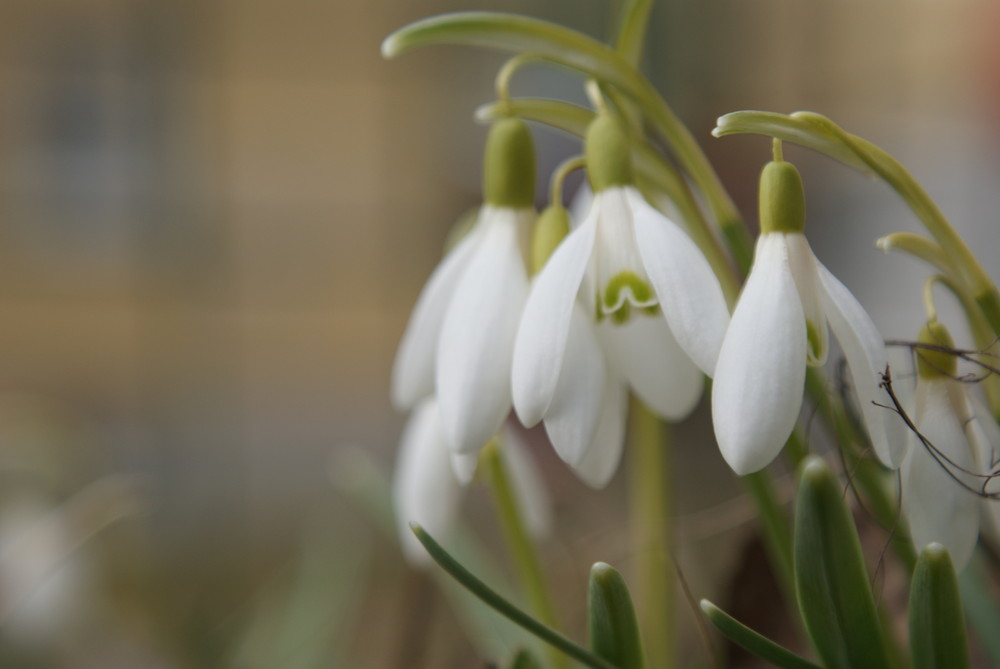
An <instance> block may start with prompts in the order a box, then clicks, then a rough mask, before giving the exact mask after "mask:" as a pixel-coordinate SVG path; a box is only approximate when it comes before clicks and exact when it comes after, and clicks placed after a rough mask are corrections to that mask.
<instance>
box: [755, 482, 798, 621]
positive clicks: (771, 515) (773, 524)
mask: <svg viewBox="0 0 1000 669" xmlns="http://www.w3.org/2000/svg"><path fill="white" fill-rule="evenodd" d="M743 483H744V485H746V488H747V491H749V493H750V496H751V497H753V500H754V502H755V503H756V506H757V515H758V517H759V519H760V525H761V534H762V538H763V540H764V550H765V551H766V552H767V555H768V559H769V561H770V563H771V566H772V567H773V568H774V571H775V573H774V577H775V578H776V579H777V580H778V587H779V588H780V589H781V592H782V594H783V595H784V597H785V601H786V602H787V603H788V606H789V607H790V610H791V611H792V619H793V620H796V619H797V614H796V609H795V571H794V567H793V562H792V529H791V526H790V523H789V520H788V516H787V515H786V514H785V512H784V511H783V510H782V508H781V502H780V501H779V500H778V495H777V493H776V492H775V490H774V481H773V480H772V479H771V477H770V475H769V474H768V473H767V471H766V470H764V471H759V472H757V473H755V474H750V475H748V476H744V477H743Z"/></svg>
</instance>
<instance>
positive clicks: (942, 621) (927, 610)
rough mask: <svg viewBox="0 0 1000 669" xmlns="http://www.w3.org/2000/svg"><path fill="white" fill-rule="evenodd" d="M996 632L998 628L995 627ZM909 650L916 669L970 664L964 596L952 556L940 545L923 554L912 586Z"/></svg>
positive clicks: (958, 668)
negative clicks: (959, 587)
mask: <svg viewBox="0 0 1000 669" xmlns="http://www.w3.org/2000/svg"><path fill="white" fill-rule="evenodd" d="M994 631H995V630H994ZM910 653H911V655H912V657H913V667H914V669H962V667H968V666H969V651H968V642H967V640H966V636H965V619H964V618H963V616H962V598H961V597H960V596H959V594H958V579H957V578H956V576H955V568H954V566H952V563H951V557H950V556H949V555H948V551H947V549H945V547H944V546H942V545H941V544H937V543H933V544H929V545H928V546H927V548H925V549H924V550H923V552H921V553H920V559H918V560H917V568H916V569H915V570H914V572H913V583H912V584H911V585H910Z"/></svg>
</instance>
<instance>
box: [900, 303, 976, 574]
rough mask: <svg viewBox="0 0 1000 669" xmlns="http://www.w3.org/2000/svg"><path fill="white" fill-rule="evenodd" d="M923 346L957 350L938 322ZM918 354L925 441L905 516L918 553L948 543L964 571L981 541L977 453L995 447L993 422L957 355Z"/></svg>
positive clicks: (907, 466)
mask: <svg viewBox="0 0 1000 669" xmlns="http://www.w3.org/2000/svg"><path fill="white" fill-rule="evenodd" d="M920 342H921V343H924V344H931V345H934V346H943V347H946V348H954V343H953V342H952V339H951V336H950V335H949V333H948V331H947V329H945V327H944V326H943V325H941V323H939V322H938V321H936V320H932V321H930V322H929V323H928V324H927V325H926V326H924V329H923V330H922V331H921V333H920ZM916 356H917V386H916V390H915V391H914V396H913V401H912V405H911V407H908V408H907V413H908V414H909V416H910V420H911V421H912V422H913V426H914V427H915V428H916V430H917V432H919V435H918V434H917V433H916V432H911V433H910V435H909V441H908V450H907V453H906V457H905V458H904V460H903V465H902V469H901V485H902V488H903V511H904V513H905V514H906V518H907V520H909V523H910V534H911V536H912V537H913V543H914V545H915V546H916V548H917V550H918V551H919V550H922V549H923V547H924V546H926V545H927V544H929V543H931V542H932V541H936V542H938V543H940V544H943V545H944V546H945V548H947V549H948V552H949V553H950V554H951V558H952V560H953V561H954V563H955V569H956V570H957V571H961V569H962V568H963V567H964V566H965V564H966V563H967V562H968V560H969V557H970V556H971V555H972V551H973V549H974V548H975V546H976V540H977V538H978V536H979V512H978V509H979V502H980V500H979V498H978V497H977V495H976V494H975V491H979V490H980V489H981V488H982V479H980V478H979V477H977V476H975V474H974V472H975V471H977V465H976V457H977V451H981V450H982V449H984V447H987V446H986V444H987V437H986V432H985V431H984V428H985V424H984V423H981V422H980V421H979V420H977V418H976V415H975V411H974V409H973V401H972V399H971V398H970V397H969V395H968V393H967V387H968V386H967V385H966V384H964V383H961V382H958V381H956V380H955V377H956V375H957V364H956V359H955V357H954V356H952V355H950V354H948V353H945V352H938V351H932V350H927V349H916ZM988 422H989V423H992V422H993V421H992V419H988ZM994 425H995V423H994ZM986 429H988V428H986ZM920 435H922V436H923V438H924V439H925V440H926V442H924V441H922V440H921V439H920Z"/></svg>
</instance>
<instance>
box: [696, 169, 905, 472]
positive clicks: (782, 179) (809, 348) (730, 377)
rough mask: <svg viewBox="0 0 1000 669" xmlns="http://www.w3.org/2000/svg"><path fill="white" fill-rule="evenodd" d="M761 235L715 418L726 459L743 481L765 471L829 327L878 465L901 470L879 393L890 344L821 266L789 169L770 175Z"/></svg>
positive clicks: (898, 447)
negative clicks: (805, 232)
mask: <svg viewBox="0 0 1000 669" xmlns="http://www.w3.org/2000/svg"><path fill="white" fill-rule="evenodd" d="M760 220H761V236H760V238H759V239H758V240H757V247H756V253H755V256H754V263H753V267H752V268H751V270H750V275H749V276H748V277H747V280H746V284H745V285H744V286H743V292H742V294H741V295H740V299H739V302H738V303H737V305H736V309H735V311H734V312H733V318H732V322H731V323H730V325H729V329H728V330H727V332H726V335H725V340H724V341H723V343H722V349H721V351H720V353H719V360H718V363H717V365H716V370H715V372H716V373H715V382H714V384H713V386H712V417H713V423H714V426H715V436H716V440H717V441H718V443H719V448H720V449H721V451H722V455H723V457H724V458H725V460H726V462H727V463H729V466H730V467H732V468H733V471H735V472H736V473H737V474H740V475H745V474H750V473H752V472H755V471H758V470H760V469H762V468H763V467H765V466H766V465H767V464H769V463H770V462H771V460H773V459H774V457H775V456H776V455H777V454H778V452H779V451H781V448H782V447H783V446H784V444H785V441H786V440H787V439H788V437H789V435H791V433H792V429H793V428H794V426H795V422H796V420H797V419H798V415H799V408H800V407H801V406H802V390H803V385H804V383H805V371H806V365H807V364H811V365H819V364H822V363H823V362H824V360H825V358H826V354H827V344H828V327H827V325H828V324H829V329H832V330H833V333H834V335H835V336H836V337H837V340H838V341H839V342H840V346H841V349H843V352H844V356H845V357H846V358H847V365H848V367H849V369H850V372H851V380H852V382H853V385H854V388H855V389H856V392H857V394H858V400H859V404H860V405H861V411H862V416H863V418H864V423H865V426H866V429H867V432H868V436H869V438H870V439H871V441H872V444H873V445H874V447H875V452H876V453H877V454H878V457H879V459H880V460H881V461H882V462H883V463H884V464H886V465H887V466H890V467H897V466H898V465H899V461H900V457H901V454H902V453H901V451H902V442H901V440H897V439H893V438H891V434H890V432H889V431H888V430H887V426H886V421H887V420H891V419H893V416H892V414H891V412H889V411H887V410H885V409H883V408H881V407H879V406H876V405H875V402H879V403H880V404H887V403H888V397H887V396H885V392H884V390H882V389H881V388H880V387H879V382H880V380H881V376H880V375H881V373H882V372H883V371H884V370H885V367H886V360H887V357H886V351H885V345H884V344H883V341H882V337H881V336H880V335H879V333H878V330H877V329H876V328H875V325H874V323H872V320H871V318H870V317H869V316H868V314H867V313H865V310H864V308H863V307H862V306H861V305H860V304H859V303H858V301H857V300H856V299H855V298H854V296H853V295H851V293H850V291H848V290H847V288H846V287H845V286H844V285H843V284H842V283H840V281H838V280H837V279H836V278H835V277H834V276H833V275H832V274H830V272H829V271H828V270H827V269H826V268H825V267H824V266H823V265H822V263H820V262H819V260H817V259H816V256H815V255H813V252H812V249H811V248H810V247H809V242H808V241H806V238H805V236H804V235H803V234H802V230H803V227H804V224H805V196H804V194H803V190H802V181H801V179H800V177H799V174H798V171H797V170H796V169H795V167H794V166H792V165H791V164H790V163H787V162H784V161H775V162H771V163H768V165H767V166H766V167H765V168H764V171H763V173H762V174H761V185H760Z"/></svg>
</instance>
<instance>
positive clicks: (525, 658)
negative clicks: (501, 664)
mask: <svg viewBox="0 0 1000 669" xmlns="http://www.w3.org/2000/svg"><path fill="white" fill-rule="evenodd" d="M508 667H509V669H542V665H541V664H539V663H538V660H536V659H535V656H534V655H532V654H531V653H530V652H529V651H528V650H527V649H525V648H522V649H521V650H519V651H517V655H515V656H514V659H513V660H511V663H510V664H509V665H508Z"/></svg>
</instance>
